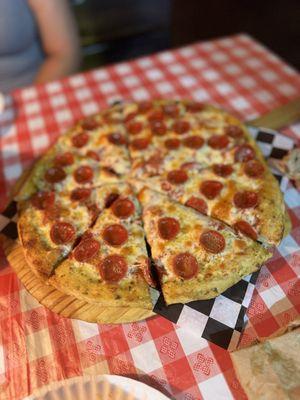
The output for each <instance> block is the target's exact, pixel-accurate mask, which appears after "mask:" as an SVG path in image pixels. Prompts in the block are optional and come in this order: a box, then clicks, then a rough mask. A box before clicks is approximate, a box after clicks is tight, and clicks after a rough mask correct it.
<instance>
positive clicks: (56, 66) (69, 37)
mask: <svg viewBox="0 0 300 400" xmlns="http://www.w3.org/2000/svg"><path fill="white" fill-rule="evenodd" d="M28 3H29V5H30V7H31V9H32V11H33V14H34V15H35V18H36V21H37V24H38V28H39V33H40V37H41V41H42V46H43V50H44V52H45V55H46V59H45V61H44V63H43V64H42V65H41V67H40V69H39V71H38V72H37V75H36V77H35V83H43V82H47V81H50V80H54V79H59V78H62V77H64V76H66V75H68V74H70V73H72V72H75V71H76V70H77V69H78V67H79V65H80V45H79V38H78V33H77V27H76V23H75V20H74V17H73V15H72V12H71V10H70V7H69V5H68V1H67V0H28Z"/></svg>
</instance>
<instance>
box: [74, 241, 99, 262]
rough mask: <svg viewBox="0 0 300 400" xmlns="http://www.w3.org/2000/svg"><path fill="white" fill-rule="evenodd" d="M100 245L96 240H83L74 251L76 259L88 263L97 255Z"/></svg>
mask: <svg viewBox="0 0 300 400" xmlns="http://www.w3.org/2000/svg"><path fill="white" fill-rule="evenodd" d="M99 249H100V243H99V242H98V241H97V240H95V239H85V240H82V241H81V242H80V243H79V245H78V246H77V247H76V249H75V251H74V258H75V260H77V261H79V262H86V261H88V260H90V259H91V258H93V257H94V255H96V253H97V252H98V251H99Z"/></svg>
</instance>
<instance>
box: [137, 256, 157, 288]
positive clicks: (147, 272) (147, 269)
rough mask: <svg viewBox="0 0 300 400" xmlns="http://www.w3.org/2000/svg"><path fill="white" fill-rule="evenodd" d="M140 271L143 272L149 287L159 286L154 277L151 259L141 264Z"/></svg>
mask: <svg viewBox="0 0 300 400" xmlns="http://www.w3.org/2000/svg"><path fill="white" fill-rule="evenodd" d="M140 270H141V272H142V275H143V277H144V279H145V281H146V282H147V283H148V285H149V286H151V287H153V288H155V287H156V286H157V285H156V282H155V280H154V279H153V276H152V272H151V260H150V258H147V259H146V260H145V262H141V263H140Z"/></svg>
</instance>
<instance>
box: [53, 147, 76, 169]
mask: <svg viewBox="0 0 300 400" xmlns="http://www.w3.org/2000/svg"><path fill="white" fill-rule="evenodd" d="M73 162H74V156H73V154H72V153H70V152H69V151H67V152H66V153H62V154H58V155H57V156H56V157H55V159H54V165H55V166H56V167H67V166H68V165H72V164H73Z"/></svg>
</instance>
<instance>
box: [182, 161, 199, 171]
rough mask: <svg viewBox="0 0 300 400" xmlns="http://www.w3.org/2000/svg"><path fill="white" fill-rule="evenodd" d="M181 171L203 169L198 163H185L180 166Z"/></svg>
mask: <svg viewBox="0 0 300 400" xmlns="http://www.w3.org/2000/svg"><path fill="white" fill-rule="evenodd" d="M180 169H184V170H186V171H189V170H191V169H197V170H200V169H201V164H200V163H198V162H196V161H191V162H185V163H183V164H181V165H180Z"/></svg>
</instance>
